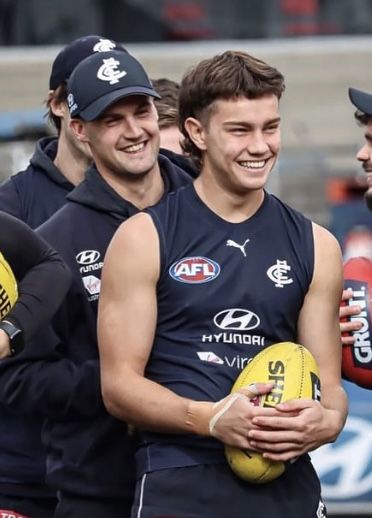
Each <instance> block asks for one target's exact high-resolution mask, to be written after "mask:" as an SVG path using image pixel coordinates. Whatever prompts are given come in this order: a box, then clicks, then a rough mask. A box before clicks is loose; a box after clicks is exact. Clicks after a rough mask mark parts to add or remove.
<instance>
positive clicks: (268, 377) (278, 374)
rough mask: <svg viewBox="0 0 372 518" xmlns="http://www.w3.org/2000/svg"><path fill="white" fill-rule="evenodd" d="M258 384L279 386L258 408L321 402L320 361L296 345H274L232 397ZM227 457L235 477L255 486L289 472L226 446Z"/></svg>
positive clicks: (276, 463) (250, 365)
mask: <svg viewBox="0 0 372 518" xmlns="http://www.w3.org/2000/svg"><path fill="white" fill-rule="evenodd" d="M256 382H258V383H261V382H262V383H267V382H274V383H275V385H274V387H273V389H272V390H271V392H270V393H269V394H264V395H262V396H258V397H257V398H255V399H253V400H251V401H252V404H254V405H257V406H258V405H260V406H264V407H275V405H277V404H278V403H283V402H284V401H288V400H289V399H300V398H306V399H316V400H320V381H319V370H318V366H317V364H316V361H315V359H314V357H313V355H312V354H311V353H310V351H309V350H308V349H306V348H305V347H303V346H302V345H299V344H295V343H293V342H280V343H277V344H273V345H271V346H269V347H267V348H266V349H264V350H263V351H261V352H260V353H258V354H257V355H256V356H255V357H254V358H253V359H252V360H251V361H250V362H249V363H248V365H247V366H246V367H245V368H244V369H243V370H242V372H241V373H240V375H239V376H238V378H237V380H236V381H235V383H234V385H233V387H232V389H231V393H234V392H237V391H238V390H239V389H241V388H243V387H246V386H247V385H250V384H251V383H256ZM225 454H226V458H227V461H228V463H229V465H230V467H231V469H232V470H233V471H234V473H235V474H236V475H238V476H239V477H240V478H242V479H244V480H246V481H248V482H252V483H255V484H263V483H266V482H270V481H271V480H274V479H276V478H278V477H279V476H280V475H281V474H282V473H284V471H285V468H286V463H284V462H279V461H272V460H268V459H265V458H264V457H263V456H262V454H261V453H257V452H254V451H250V450H242V449H240V448H235V447H232V446H226V447H225Z"/></svg>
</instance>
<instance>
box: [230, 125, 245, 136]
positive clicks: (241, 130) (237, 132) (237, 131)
mask: <svg viewBox="0 0 372 518" xmlns="http://www.w3.org/2000/svg"><path fill="white" fill-rule="evenodd" d="M229 133H232V134H233V135H245V134H246V133H247V129H246V128H242V127H236V128H230V129H229Z"/></svg>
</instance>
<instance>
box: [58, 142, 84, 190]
mask: <svg viewBox="0 0 372 518" xmlns="http://www.w3.org/2000/svg"><path fill="white" fill-rule="evenodd" d="M90 164H91V159H90V158H89V157H88V156H86V155H85V154H83V152H82V151H81V150H80V149H78V148H75V147H73V146H71V145H69V143H68V142H67V141H66V139H64V138H63V137H62V136H60V137H59V139H58V149H57V154H56V157H55V159H54V165H55V166H56V167H57V168H58V169H59V171H60V172H61V173H62V174H63V176H64V177H65V178H66V179H67V180H68V181H69V182H71V183H72V184H73V185H75V186H76V185H78V184H79V183H80V182H82V181H83V180H84V176H85V172H86V170H87V169H88V167H89V166H90Z"/></svg>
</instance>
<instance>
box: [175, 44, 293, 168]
mask: <svg viewBox="0 0 372 518" xmlns="http://www.w3.org/2000/svg"><path fill="white" fill-rule="evenodd" d="M284 89H285V84H284V77H283V75H282V74H281V73H280V72H279V71H278V70H277V69H276V68H273V67H271V66H270V65H268V64H266V63H265V62H264V61H261V60H259V59H257V58H255V57H253V56H250V55H249V54H247V53H245V52H241V51H231V50H228V51H226V52H224V53H223V54H219V55H217V56H214V57H212V58H210V59H205V60H203V61H201V62H200V63H198V64H197V65H196V66H195V67H193V68H192V69H191V70H189V71H188V72H186V74H185V75H184V77H183V79H182V82H181V89H180V94H179V128H180V130H181V132H182V133H183V135H184V136H185V140H184V142H183V145H182V147H183V148H184V151H185V152H186V153H187V154H189V155H190V157H191V158H192V160H193V161H194V162H195V164H196V165H197V166H198V167H200V165H201V151H200V150H199V149H198V148H197V146H195V144H194V143H193V142H192V140H191V139H190V137H189V135H188V133H187V131H186V130H185V128H184V123H185V120H186V119H187V118H188V117H194V118H196V119H199V120H201V119H203V120H204V123H207V122H208V119H209V116H210V112H211V108H212V105H213V103H214V102H215V101H216V100H218V99H233V98H238V97H247V98H248V99H257V98H259V97H263V96H264V95H267V94H274V95H276V97H277V98H278V99H280V98H281V95H282V93H283V92H284Z"/></svg>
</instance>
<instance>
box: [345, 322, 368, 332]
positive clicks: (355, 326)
mask: <svg viewBox="0 0 372 518" xmlns="http://www.w3.org/2000/svg"><path fill="white" fill-rule="evenodd" d="M362 325H363V324H362V322H360V320H353V321H350V322H341V323H340V330H341V333H352V332H353V331H359V329H361V327H362Z"/></svg>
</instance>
